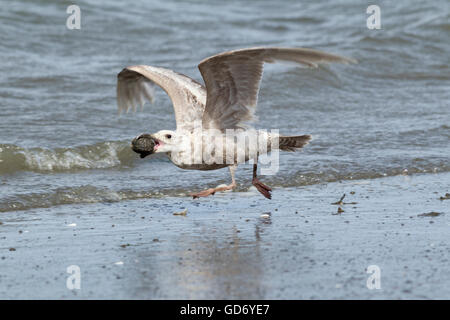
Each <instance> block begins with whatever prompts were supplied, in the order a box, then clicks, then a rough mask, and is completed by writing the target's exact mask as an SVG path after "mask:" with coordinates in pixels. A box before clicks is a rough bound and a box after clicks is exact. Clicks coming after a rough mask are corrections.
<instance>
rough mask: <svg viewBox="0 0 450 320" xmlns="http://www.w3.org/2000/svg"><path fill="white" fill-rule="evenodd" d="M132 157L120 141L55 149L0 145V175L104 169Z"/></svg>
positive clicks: (124, 163)
mask: <svg viewBox="0 0 450 320" xmlns="http://www.w3.org/2000/svg"><path fill="white" fill-rule="evenodd" d="M135 158H136V156H135V155H134V154H133V152H131V149H130V147H129V143H128V142H123V141H112V142H100V143H96V144H94V145H86V146H79V147H73V148H56V149H44V148H21V147H18V146H15V145H11V144H0V174H9V173H14V172H17V171H35V172H64V171H76V170H85V169H105V168H113V167H117V166H124V165H125V166H126V165H131V164H132V161H133V159H135Z"/></svg>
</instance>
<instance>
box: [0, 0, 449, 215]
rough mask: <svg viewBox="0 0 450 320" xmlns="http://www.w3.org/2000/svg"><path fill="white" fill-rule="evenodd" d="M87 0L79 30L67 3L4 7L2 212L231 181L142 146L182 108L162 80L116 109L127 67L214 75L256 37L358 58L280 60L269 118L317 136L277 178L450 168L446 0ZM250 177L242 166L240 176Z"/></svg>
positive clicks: (272, 78)
mask: <svg viewBox="0 0 450 320" xmlns="http://www.w3.org/2000/svg"><path fill="white" fill-rule="evenodd" d="M79 5H80V8H81V12H82V20H81V21H82V25H81V30H68V29H67V28H66V26H65V20H66V17H67V16H68V15H67V14H66V13H65V9H66V7H65V5H64V4H63V3H61V4H56V3H53V2H49V1H33V2H32V3H29V2H24V1H16V2H14V3H10V4H8V5H7V6H4V8H3V9H2V12H1V14H0V19H1V21H2V23H1V25H2V32H1V35H0V37H1V38H0V43H1V47H0V48H1V50H0V59H1V61H2V63H0V72H1V74H2V76H1V77H0V99H1V100H0V101H1V103H2V115H1V118H0V128H1V130H0V179H1V184H0V211H9V210H17V209H30V208H33V207H38V206H53V205H59V204H64V203H79V202H96V201H104V200H105V199H110V200H121V199H130V198H137V197H140V194H141V193H142V192H145V195H144V197H152V196H156V195H158V196H159V195H160V194H161V196H168V195H177V194H180V193H182V194H183V193H187V192H189V191H192V190H193V189H194V190H197V189H199V188H203V187H206V186H211V185H217V184H219V183H223V182H226V181H227V180H228V172H227V170H226V169H225V170H220V171H215V172H187V171H182V170H180V169H177V168H175V167H173V166H171V165H170V163H169V162H168V161H167V160H166V159H164V158H158V159H156V160H155V159H150V158H147V159H145V160H141V159H139V158H138V156H137V155H135V154H133V153H132V152H131V150H130V149H129V141H130V139H132V138H133V137H134V136H136V135H137V134H139V133H141V132H156V131H158V130H161V129H169V128H173V127H174V117H173V111H172V109H171V105H170V101H169V99H168V98H167V97H166V96H165V93H163V92H162V90H159V91H158V92H157V100H156V103H155V104H154V105H146V107H145V109H144V112H142V113H140V114H132V113H131V114H127V115H122V116H121V117H118V116H117V111H116V103H115V81H116V74H117V73H118V72H119V71H120V70H121V69H122V68H123V67H125V66H127V65H132V64H150V65H157V66H164V67H168V68H172V69H174V70H176V71H179V72H182V73H185V74H188V75H190V76H192V77H194V78H195V79H197V80H201V77H200V74H199V72H198V70H197V68H196V65H197V63H198V62H199V61H200V60H201V59H203V58H205V57H207V56H210V55H213V54H216V53H218V52H221V51H224V50H229V49H234V48H243V47H251V46H286V47H311V48H317V49H322V50H325V51H329V52H333V53H337V54H341V55H345V56H349V57H353V58H356V59H358V60H359V64H357V65H351V66H340V65H333V66H329V67H325V68H321V69H319V70H306V69H295V68H284V67H280V68H278V67H275V66H273V67H272V66H271V67H270V68H269V69H268V70H267V71H266V73H265V75H264V79H263V84H262V88H261V92H260V99H259V106H258V113H257V114H258V116H259V118H260V121H259V123H257V127H259V128H264V129H269V130H270V129H279V130H280V132H282V133H285V134H300V133H309V134H312V135H313V136H314V140H313V142H312V143H311V144H310V145H309V146H308V147H307V148H306V149H305V150H304V151H303V152H302V153H300V154H282V155H281V159H280V170H279V172H278V174H277V175H275V176H268V177H266V179H265V181H266V182H267V183H269V184H271V185H273V186H275V187H280V188H283V187H290V186H301V185H309V184H315V183H321V182H329V181H337V180H342V179H359V178H366V179H370V178H378V177H383V176H390V175H397V174H400V173H402V172H404V170H405V169H406V170H408V172H409V173H421V172H447V171H449V170H450V164H449V163H450V161H449V159H450V143H449V142H450V107H449V98H450V90H449V89H450V72H449V67H448V65H449V62H450V61H449V54H448V52H450V32H449V30H450V24H449V15H450V9H449V5H448V2H447V1H434V2H433V3H427V4H425V3H421V2H418V1H417V2H414V5H411V2H410V1H398V2H396V3H395V4H391V3H388V2H382V3H381V4H380V6H381V9H382V29H381V30H369V29H367V27H366V21H365V19H366V16H367V15H366V14H365V9H366V8H365V6H363V5H361V4H357V2H353V1H343V2H341V3H339V4H337V3H333V4H327V3H325V2H323V3H315V2H314V3H312V2H307V3H299V2H298V1H292V2H285V3H284V4H283V5H277V4H275V3H272V2H271V1H258V2H257V3H252V4H249V3H246V4H245V5H242V4H240V3H239V2H235V1H227V2H225V3H224V2H208V5H205V4H203V3H202V2H195V1H194V2H192V1H161V2H159V1H135V2H133V5H132V6H129V5H125V4H122V3H120V2H114V3H110V2H106V1H82V2H80V3H79ZM206 26H208V27H206ZM152 160H153V161H152ZM241 171H242V169H241ZM249 175H250V173H249V172H248V171H244V173H241V176H242V179H245V180H242V179H241V180H239V181H242V186H241V188H243V189H246V188H247V186H248V178H249ZM95 190H97V191H95ZM61 194H64V196H61ZM66 194H70V195H71V196H66ZM61 197H62V198H63V199H62V198H61Z"/></svg>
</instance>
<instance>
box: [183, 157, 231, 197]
mask: <svg viewBox="0 0 450 320" xmlns="http://www.w3.org/2000/svg"><path fill="white" fill-rule="evenodd" d="M236 167H237V165H232V166H229V167H228V169H230V174H231V184H230V185H228V186H224V187H217V188H210V189H206V190H203V191H200V192H197V193H191V196H192V198H193V199H195V198H200V197H207V196H210V195H213V194H214V193H216V192H218V191H226V190H232V189H234V188H236V180H235V179H234V173H235V171H236Z"/></svg>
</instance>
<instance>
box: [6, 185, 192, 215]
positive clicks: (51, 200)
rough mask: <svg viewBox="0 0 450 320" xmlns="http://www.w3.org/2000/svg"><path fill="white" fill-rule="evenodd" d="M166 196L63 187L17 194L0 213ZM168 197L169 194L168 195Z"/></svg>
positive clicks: (158, 192)
mask: <svg viewBox="0 0 450 320" xmlns="http://www.w3.org/2000/svg"><path fill="white" fill-rule="evenodd" d="M169 194H171V195H184V193H183V192H182V191H180V192H176V190H170V192H169ZM162 196H164V194H163V193H161V192H160V191H132V190H119V191H114V190H110V189H108V188H99V187H95V186H92V185H85V186H80V187H63V188H57V189H55V190H52V191H51V192H49V193H29V194H17V195H14V196H9V197H7V198H4V199H2V201H1V202H0V212H8V211H21V210H30V209H37V208H50V207H54V206H59V205H70V204H89V203H99V202H119V201H124V200H137V199H144V198H160V197H162ZM166 196H167V194H166Z"/></svg>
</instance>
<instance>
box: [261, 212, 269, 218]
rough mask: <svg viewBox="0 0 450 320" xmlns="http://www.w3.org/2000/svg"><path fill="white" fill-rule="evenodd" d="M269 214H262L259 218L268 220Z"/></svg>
mask: <svg viewBox="0 0 450 320" xmlns="http://www.w3.org/2000/svg"><path fill="white" fill-rule="evenodd" d="M270 215H271V213H270V212H264V213H262V214H261V215H260V217H261V218H264V219H267V218H270Z"/></svg>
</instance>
